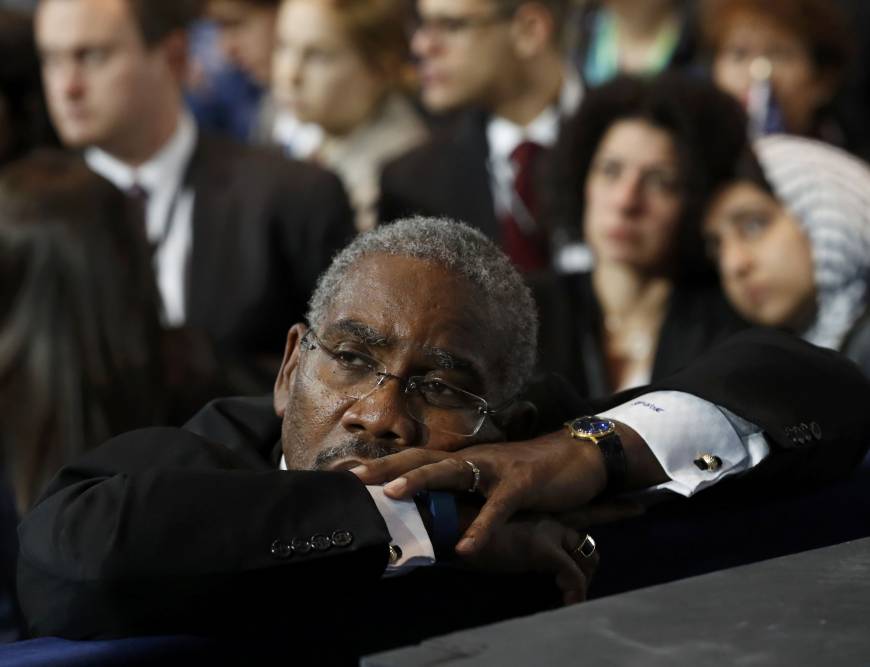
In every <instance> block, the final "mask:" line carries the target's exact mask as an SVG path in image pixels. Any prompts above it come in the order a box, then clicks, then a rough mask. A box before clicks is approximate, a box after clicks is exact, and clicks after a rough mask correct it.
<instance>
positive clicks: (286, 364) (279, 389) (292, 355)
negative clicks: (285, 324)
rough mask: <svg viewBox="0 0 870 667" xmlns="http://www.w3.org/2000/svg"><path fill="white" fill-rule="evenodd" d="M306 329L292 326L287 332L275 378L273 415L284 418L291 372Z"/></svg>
mask: <svg viewBox="0 0 870 667" xmlns="http://www.w3.org/2000/svg"><path fill="white" fill-rule="evenodd" d="M307 331H308V327H307V326H306V325H304V324H301V323H300V324H294V325H293V326H292V327H291V328H290V331H288V332H287V344H286V345H285V346H284V358H283V359H282V360H281V368H280V369H279V370H278V377H277V378H275V390H274V393H273V397H272V401H273V405H274V406H275V414H276V415H278V416H279V417H283V416H284V408H285V406H286V405H287V399H288V397H289V395H290V385H291V382H292V380H293V371H295V370H296V366H297V365H298V364H299V353H300V349H301V347H300V346H301V343H302V337H303V336H305V334H306V332H307Z"/></svg>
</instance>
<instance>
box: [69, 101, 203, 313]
mask: <svg viewBox="0 0 870 667" xmlns="http://www.w3.org/2000/svg"><path fill="white" fill-rule="evenodd" d="M196 142H197V128H196V123H195V122H194V120H193V117H192V116H191V115H190V114H189V113H188V112H187V111H184V112H183V113H182V114H181V115H180V116H179V120H178V127H177V128H176V130H175V132H174V133H173V135H172V137H170V139H169V141H167V142H166V144H164V146H163V147H162V148H161V149H160V150H158V151H157V152H156V153H155V154H154V155H153V156H152V157H151V159H149V160H148V161H147V162H145V163H143V164H141V165H139V166H138V167H133V166H130V165H128V164H126V163H125V162H122V161H121V160H119V159H118V158H116V157H114V156H112V155H110V154H109V153H106V152H105V151H103V150H101V149H99V148H95V147H92V148H89V149H87V150H86V151H85V160H86V161H87V163H88V166H90V168H91V169H93V170H94V171H95V172H96V173H98V174H99V175H100V176H102V177H103V178H105V179H107V180H109V181H111V182H112V183H114V184H115V186H116V187H117V188H119V189H121V190H124V191H127V190H129V189H130V188H131V187H133V186H135V185H138V186H140V187H142V188H144V189H145V191H146V192H147V193H148V205H147V207H146V212H145V224H146V231H147V234H148V240H149V241H150V242H151V243H152V244H154V245H155V246H156V251H155V253H154V272H155V275H156V278H157V286H158V288H159V290H160V296H161V302H162V319H163V323H164V324H165V325H167V326H181V325H183V324H184V323H185V320H186V306H187V304H186V303H185V290H186V287H187V281H186V273H187V265H188V262H189V261H190V252H191V249H192V248H193V204H194V192H193V190H192V189H191V188H189V187H185V185H184V177H185V173H186V171H187V166H188V164H189V163H190V158H191V156H192V155H193V151H194V149H195V147H196Z"/></svg>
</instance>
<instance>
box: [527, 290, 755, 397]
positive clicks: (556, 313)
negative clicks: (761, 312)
mask: <svg viewBox="0 0 870 667" xmlns="http://www.w3.org/2000/svg"><path fill="white" fill-rule="evenodd" d="M531 285H532V289H533V291H534V293H535V300H536V301H537V303H538V309H539V313H540V335H539V355H538V358H539V365H540V368H541V369H542V370H543V371H550V372H554V373H560V374H561V375H564V376H565V377H566V378H567V379H568V380H569V381H570V382H571V384H572V385H573V386H574V387H575V388H576V389H577V391H579V392H580V393H581V394H583V395H586V396H591V397H599V396H608V395H610V394H612V393H613V388H612V387H611V385H610V380H609V378H608V376H607V368H606V365H605V359H604V343H603V340H602V331H603V326H604V324H603V318H602V314H601V306H600V305H599V303H598V298H597V297H596V295H595V291H594V289H593V287H592V278H591V274H589V273H580V274H573V275H568V276H559V277H553V276H537V277H536V278H534V279H532V281H531ZM745 327H746V324H745V323H743V322H742V321H741V320H740V318H739V317H738V316H737V315H736V314H735V313H734V311H733V310H732V309H731V307H730V306H729V305H728V304H727V302H726V301H725V299H724V297H723V296H722V293H721V290H720V289H719V288H718V286H716V285H705V284H701V285H683V286H678V287H676V288H675V289H674V291H673V293H672V294H671V297H670V299H669V301H668V307H667V314H666V315H665V319H664V322H663V324H662V330H661V334H660V336H659V341H658V346H657V347H656V351H655V360H654V362H653V370H652V378H651V379H652V382H655V381H657V380H659V379H661V378H663V377H667V376H668V375H671V374H673V373H675V372H676V371H678V370H680V369H682V368H684V367H686V366H687V365H688V364H690V363H691V362H692V361H693V360H695V359H696V358H698V357H699V356H700V355H701V354H703V353H704V352H706V351H707V350H709V349H710V348H711V347H712V346H713V345H714V344H715V343H717V342H719V341H721V340H723V339H725V338H726V337H728V336H729V335H731V334H732V333H734V332H736V331H739V330H740V329H743V328H745Z"/></svg>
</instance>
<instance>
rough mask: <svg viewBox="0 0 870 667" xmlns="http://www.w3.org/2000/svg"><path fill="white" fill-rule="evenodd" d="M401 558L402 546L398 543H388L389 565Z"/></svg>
mask: <svg viewBox="0 0 870 667" xmlns="http://www.w3.org/2000/svg"><path fill="white" fill-rule="evenodd" d="M401 558H402V548H401V547H400V546H399V545H398V544H391V545H390V565H395V564H396V563H398V562H399V560H400V559H401Z"/></svg>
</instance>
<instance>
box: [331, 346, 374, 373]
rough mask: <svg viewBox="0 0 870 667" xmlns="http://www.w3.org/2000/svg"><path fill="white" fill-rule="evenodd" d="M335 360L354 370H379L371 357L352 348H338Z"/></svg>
mask: <svg viewBox="0 0 870 667" xmlns="http://www.w3.org/2000/svg"><path fill="white" fill-rule="evenodd" d="M335 360H336V361H337V362H338V363H339V364H341V366H342V367H344V368H348V369H353V370H377V363H376V362H375V360H374V359H372V358H371V357H369V356H367V355H365V354H360V353H359V352H353V351H351V350H336V352H335Z"/></svg>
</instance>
